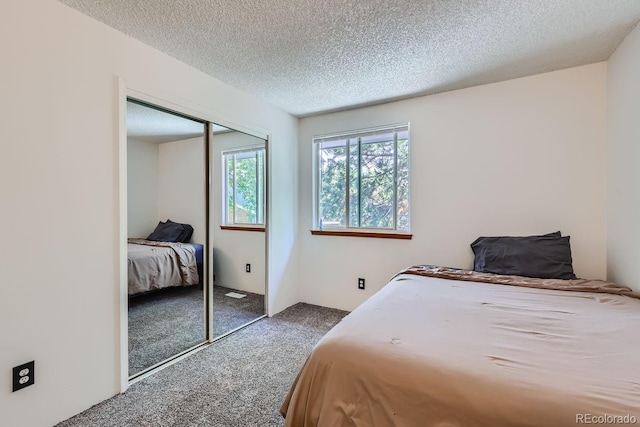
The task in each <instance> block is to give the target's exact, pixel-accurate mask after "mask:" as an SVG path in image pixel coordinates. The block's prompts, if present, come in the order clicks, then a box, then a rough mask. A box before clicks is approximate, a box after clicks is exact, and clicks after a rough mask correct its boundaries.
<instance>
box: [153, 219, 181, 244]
mask: <svg viewBox="0 0 640 427" xmlns="http://www.w3.org/2000/svg"><path fill="white" fill-rule="evenodd" d="M183 234H184V227H183V226H182V224H178V223H175V222H170V221H167V222H162V221H161V222H159V223H158V225H157V226H156V229H155V230H153V233H151V234H149V236H148V237H147V240H154V241H156V242H180V241H181V240H180V238H181V237H182V236H183Z"/></svg>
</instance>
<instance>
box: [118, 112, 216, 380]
mask: <svg viewBox="0 0 640 427" xmlns="http://www.w3.org/2000/svg"><path fill="white" fill-rule="evenodd" d="M204 130H205V127H204V124H203V123H201V122H197V121H194V120H189V119H186V118H183V117H179V116H176V115H172V114H169V113H167V112H164V111H159V110H156V109H153V108H151V107H149V106H147V105H141V104H138V103H136V102H131V101H130V102H127V187H128V188H127V204H128V207H127V210H128V237H129V239H128V245H127V246H128V295H129V310H128V312H129V319H128V320H129V322H128V324H129V375H130V376H133V375H135V374H138V373H140V372H142V371H145V370H146V369H148V368H150V367H153V366H154V365H156V364H158V363H161V362H163V361H164V360H166V359H168V358H171V357H172V356H174V355H176V354H179V353H181V352H183V351H186V350H188V349H190V348H192V347H194V346H196V345H199V344H201V343H203V342H204V341H205V340H206V335H205V319H204V313H205V311H204V290H203V284H204V283H205V281H204V280H203V279H204V275H203V262H204V258H205V255H204V243H205V241H206V240H205V236H206V210H205V202H206V201H205V151H204V148H205V146H204V144H205V138H204Z"/></svg>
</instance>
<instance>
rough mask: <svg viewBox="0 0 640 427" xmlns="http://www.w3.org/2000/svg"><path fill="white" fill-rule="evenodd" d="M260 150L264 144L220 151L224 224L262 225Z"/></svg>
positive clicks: (262, 186) (262, 166)
mask: <svg viewBox="0 0 640 427" xmlns="http://www.w3.org/2000/svg"><path fill="white" fill-rule="evenodd" d="M264 153H265V149H264V146H260V147H248V148H243V149H238V150H233V151H225V152H223V153H222V159H223V162H224V183H225V191H224V195H223V197H224V202H223V205H224V207H225V212H224V222H225V224H226V225H256V224H258V225H264Z"/></svg>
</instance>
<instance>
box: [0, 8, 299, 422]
mask: <svg viewBox="0 0 640 427" xmlns="http://www.w3.org/2000/svg"><path fill="white" fill-rule="evenodd" d="M0 47H1V51H2V63H3V66H2V67H0V85H1V89H0V91H1V93H2V96H1V97H0V117H2V118H3V122H2V125H1V126H0V144H2V155H1V156H0V195H1V198H0V200H2V202H1V203H2V209H0V217H1V218H0V219H1V220H2V221H3V223H5V224H11V227H8V228H7V229H6V230H5V233H4V235H3V237H4V239H5V240H6V241H8V242H11V247H9V246H7V245H4V246H3V249H1V250H0V251H2V252H1V253H0V271H2V275H3V277H2V286H0V325H3V326H2V328H0V343H2V344H1V345H2V351H0V367H1V368H0V384H1V385H2V387H0V414H1V416H0V417H1V420H0V424H2V425H8V426H13V427H21V426H46V425H53V424H55V423H56V422H58V421H61V420H63V419H66V418H68V417H70V416H72V415H74V414H76V413H78V412H80V411H82V410H84V409H86V408H88V407H90V406H91V405H94V404H96V403H98V402H99V401H101V400H103V399H106V398H108V397H110V396H112V395H114V394H116V393H117V392H118V391H119V386H120V384H119V374H118V373H119V370H120V367H119V361H120V358H119V354H120V349H119V342H120V340H119V317H118V314H119V299H120V297H119V283H118V282H119V277H118V271H119V270H118V205H117V201H118V108H119V98H118V91H117V78H116V77H117V76H121V77H122V78H123V79H124V80H125V82H126V83H127V84H128V85H129V87H132V88H137V89H138V90H140V91H143V92H146V93H150V94H152V95H155V96H157V97H159V98H163V95H166V96H168V97H171V99H173V100H175V99H180V100H184V102H185V103H187V104H189V105H190V106H193V105H197V106H200V107H201V109H203V110H206V111H207V112H216V114H218V112H219V114H220V116H221V117H223V118H224V119H225V120H228V121H233V122H241V123H242V124H245V125H247V126H249V125H251V126H254V127H258V128H261V129H266V130H268V131H270V132H271V136H272V150H273V156H272V158H271V161H272V164H271V170H272V171H273V173H272V175H271V180H270V184H271V186H272V187H273V194H272V200H273V206H277V208H274V209H276V210H277V212H276V213H273V214H272V215H271V217H272V218H273V222H272V224H271V231H272V232H273V238H272V239H270V240H269V245H270V253H271V262H272V264H271V266H270V268H269V275H270V284H271V289H270V293H269V302H268V303H269V308H270V310H271V311H272V313H274V312H277V311H279V310H282V309H284V308H285V307H287V306H288V305H290V304H293V303H295V302H297V294H296V289H295V286H296V279H297V271H296V259H295V258H296V255H295V252H294V251H293V245H294V243H295V233H296V226H297V222H296V213H297V212H296V210H297V205H298V203H297V198H296V194H297V183H296V180H295V179H291V177H292V176H296V173H297V166H296V161H295V160H296V159H297V144H296V141H297V119H295V118H293V117H291V116H290V115H289V114H286V113H284V112H282V111H281V110H278V109H277V108H275V107H273V106H270V105H268V104H266V103H264V102H262V101H260V100H258V99H257V98H255V97H253V96H251V95H248V94H246V93H244V92H242V91H239V90H236V89H233V88H231V87H229V86H227V85H225V84H223V83H222V82H220V81H218V80H216V79H213V78H211V77H208V76H206V75H205V74H203V73H201V72H199V71H197V70H195V69H193V68H191V67H189V66H187V65H185V64H183V63H180V62H179V61H177V60H175V59H173V58H170V57H169V56H167V55H164V54H162V53H160V52H158V51H156V50H154V49H151V48H150V47H148V46H145V45H144V44H142V43H140V42H137V41H135V40H133V39H131V38H129V37H127V36H125V35H124V34H122V33H119V32H117V31H115V30H113V29H110V28H109V27H107V26H105V25H103V24H100V23H98V22H97V21H95V20H93V19H91V18H89V17H86V16H84V15H82V14H80V13H79V12H76V11H74V10H72V9H70V8H68V7H67V6H65V5H63V4H61V3H59V2H57V1H55V0H31V1H28V2H26V1H22V0H3V1H2V2H0ZM36 124H37V125H36ZM87 135H90V136H91V137H90V138H87ZM70 257H73V261H70ZM34 359H35V362H36V370H37V373H36V378H37V380H36V384H35V385H34V386H31V387H28V388H26V389H23V390H20V391H18V392H16V393H11V392H10V385H9V384H10V383H11V382H10V380H11V378H10V375H11V369H10V368H11V367H13V366H16V365H18V364H21V363H23V362H27V361H30V360H34Z"/></svg>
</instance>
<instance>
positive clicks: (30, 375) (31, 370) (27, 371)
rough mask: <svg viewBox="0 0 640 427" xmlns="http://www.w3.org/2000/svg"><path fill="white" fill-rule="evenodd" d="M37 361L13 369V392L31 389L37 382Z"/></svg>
mask: <svg viewBox="0 0 640 427" xmlns="http://www.w3.org/2000/svg"><path fill="white" fill-rule="evenodd" d="M35 365H36V362H35V361H33V360H32V361H31V362H28V363H25V364H24V365H20V366H16V367H15V368H13V391H18V390H20V389H22V388H25V387H29V386H30V385H33V383H34V382H35Z"/></svg>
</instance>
